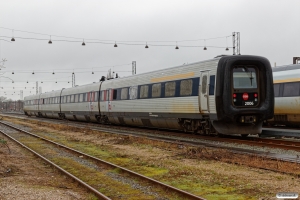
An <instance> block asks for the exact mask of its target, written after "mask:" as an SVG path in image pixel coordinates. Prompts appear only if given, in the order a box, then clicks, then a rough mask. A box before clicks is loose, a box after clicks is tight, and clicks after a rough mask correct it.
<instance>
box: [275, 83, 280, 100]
mask: <svg viewBox="0 0 300 200" xmlns="http://www.w3.org/2000/svg"><path fill="white" fill-rule="evenodd" d="M279 86H280V84H274V96H275V97H279V96H280V93H279Z"/></svg>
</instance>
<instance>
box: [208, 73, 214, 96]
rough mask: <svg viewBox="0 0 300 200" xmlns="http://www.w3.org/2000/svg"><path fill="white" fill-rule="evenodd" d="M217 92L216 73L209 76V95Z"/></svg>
mask: <svg viewBox="0 0 300 200" xmlns="http://www.w3.org/2000/svg"><path fill="white" fill-rule="evenodd" d="M214 94H215V75H213V76H210V77H209V95H214Z"/></svg>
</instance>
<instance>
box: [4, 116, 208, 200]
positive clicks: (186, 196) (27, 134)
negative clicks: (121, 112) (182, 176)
mask: <svg viewBox="0 0 300 200" xmlns="http://www.w3.org/2000/svg"><path fill="white" fill-rule="evenodd" d="M0 123H1V124H2V125H5V126H8V127H10V128H13V129H15V130H17V131H18V132H22V133H23V134H8V133H4V132H3V131H1V133H2V134H4V135H6V136H7V137H9V138H10V139H12V140H14V141H15V142H17V143H18V144H20V145H21V146H23V147H24V148H26V149H27V150H29V151H31V152H32V153H34V154H35V155H37V156H38V157H40V158H41V159H43V160H44V161H46V162H47V163H49V164H50V165H52V166H54V167H55V168H57V169H59V170H60V171H61V172H63V173H64V174H66V175H67V176H69V177H71V178H72V179H74V180H76V181H77V182H78V183H80V184H81V185H83V186H84V187H86V188H87V189H88V190H89V191H91V192H92V193H94V194H95V195H96V196H97V197H98V198H99V199H110V198H109V197H107V196H106V195H105V194H102V193H101V192H99V191H98V189H97V188H95V187H94V186H92V185H91V184H89V183H88V182H85V181H83V180H81V179H80V178H78V177H77V176H76V175H73V174H71V173H70V172H68V171H67V170H65V169H63V168H62V167H60V166H59V165H57V164H55V163H54V162H53V161H51V159H48V158H46V157H47V156H45V155H41V153H38V152H36V151H35V150H33V149H31V148H29V147H28V145H25V144H24V143H22V142H20V141H19V140H22V141H24V140H28V137H34V138H37V141H36V142H38V141H40V142H41V141H42V142H43V143H47V145H45V144H43V146H48V145H49V144H51V145H52V146H51V152H53V151H54V152H55V150H53V149H54V148H59V152H60V153H59V155H62V153H61V151H62V150H63V149H64V150H65V151H66V152H65V154H69V153H72V154H73V155H75V157H77V158H78V157H80V158H81V160H86V161H84V162H86V163H87V162H91V161H92V162H94V163H97V165H98V164H101V165H105V166H108V167H110V168H112V169H118V170H120V171H122V172H124V173H125V174H129V175H130V176H133V177H135V178H136V177H137V178H138V179H139V180H143V181H146V182H149V183H151V184H153V185H154V186H155V187H161V188H163V189H164V190H167V191H169V192H172V193H176V194H177V195H179V196H181V197H183V198H184V199H204V198H202V197H199V196H196V195H194V194H191V193H188V192H186V191H183V190H180V189H178V188H175V187H172V186H170V185H167V184H164V183H162V182H160V181H157V180H155V179H152V178H149V177H146V176H143V175H141V174H138V173H136V172H134V171H131V170H128V169H126V168H124V167H121V166H118V165H115V164H113V163H110V162H107V161H105V160H101V159H99V158H96V157H94V156H91V155H88V154H86V153H83V152H80V151H78V150H75V149H72V148H70V147H67V146H65V145H62V144H59V143H57V142H54V141H51V140H48V139H46V138H43V137H41V136H38V135H36V134H33V133H30V132H28V131H25V130H22V129H19V128H17V127H15V126H13V125H11V124H8V123H5V122H1V121H0ZM24 133H25V135H24ZM24 137H26V139H24ZM16 138H19V139H16ZM30 141H31V143H32V142H33V141H35V140H33V139H30ZM40 145H41V144H40ZM35 146H36V145H35ZM43 151H44V150H43ZM57 151H58V150H57ZM53 156H54V155H51V156H49V155H48V157H53ZM81 162H83V161H81Z"/></svg>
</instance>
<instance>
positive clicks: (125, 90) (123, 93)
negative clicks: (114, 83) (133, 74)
mask: <svg viewBox="0 0 300 200" xmlns="http://www.w3.org/2000/svg"><path fill="white" fill-rule="evenodd" d="M121 99H128V88H122V90H121Z"/></svg>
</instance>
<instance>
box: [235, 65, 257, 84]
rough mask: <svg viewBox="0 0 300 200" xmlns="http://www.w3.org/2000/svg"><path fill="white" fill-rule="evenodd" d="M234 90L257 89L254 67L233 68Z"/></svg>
mask: <svg viewBox="0 0 300 200" xmlns="http://www.w3.org/2000/svg"><path fill="white" fill-rule="evenodd" d="M233 88H234V89H238V88H257V76H256V70H255V68H254V67H253V66H235V67H234V68H233Z"/></svg>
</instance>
